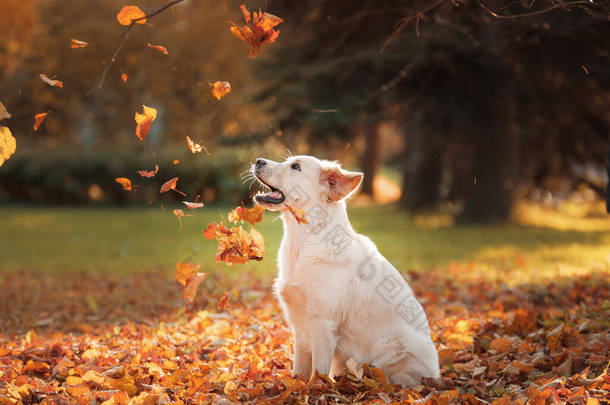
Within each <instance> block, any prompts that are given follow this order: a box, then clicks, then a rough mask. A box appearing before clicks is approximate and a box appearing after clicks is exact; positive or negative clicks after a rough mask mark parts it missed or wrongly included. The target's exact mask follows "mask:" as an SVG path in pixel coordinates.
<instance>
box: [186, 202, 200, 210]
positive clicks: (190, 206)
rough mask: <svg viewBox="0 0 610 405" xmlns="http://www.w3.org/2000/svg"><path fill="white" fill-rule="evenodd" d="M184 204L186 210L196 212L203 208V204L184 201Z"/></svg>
mask: <svg viewBox="0 0 610 405" xmlns="http://www.w3.org/2000/svg"><path fill="white" fill-rule="evenodd" d="M182 203H183V204H184V205H186V208H188V209H189V210H194V209H195V208H203V203H202V202H201V203H198V202H188V201H182Z"/></svg>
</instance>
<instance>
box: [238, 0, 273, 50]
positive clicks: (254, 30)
mask: <svg viewBox="0 0 610 405" xmlns="http://www.w3.org/2000/svg"><path fill="white" fill-rule="evenodd" d="M241 11H242V13H243V15H244V20H245V21H246V25H244V26H242V27H239V26H238V25H237V24H235V23H231V32H232V33H233V34H234V35H235V36H236V37H238V38H239V39H241V40H242V41H245V42H246V43H247V44H248V45H250V57H251V58H255V57H256V56H257V55H258V53H259V52H260V50H261V48H262V47H263V45H266V44H271V43H273V42H275V40H276V39H277V37H278V36H279V35H280V31H279V30H277V31H276V30H275V29H274V27H276V26H277V25H279V24H280V23H282V22H283V21H284V20H283V19H282V18H280V17H277V16H275V15H273V14H269V13H263V12H262V11H261V10H259V11H258V12H256V11H254V12H252V16H250V12H249V11H248V9H247V8H246V5H245V4H242V5H241Z"/></svg>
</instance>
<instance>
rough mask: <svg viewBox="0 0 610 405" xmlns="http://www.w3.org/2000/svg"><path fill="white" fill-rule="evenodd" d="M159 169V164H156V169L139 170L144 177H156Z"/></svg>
mask: <svg viewBox="0 0 610 405" xmlns="http://www.w3.org/2000/svg"><path fill="white" fill-rule="evenodd" d="M158 171H159V165H155V170H138V174H139V175H140V176H142V177H148V178H150V177H155V175H156V174H157V172H158Z"/></svg>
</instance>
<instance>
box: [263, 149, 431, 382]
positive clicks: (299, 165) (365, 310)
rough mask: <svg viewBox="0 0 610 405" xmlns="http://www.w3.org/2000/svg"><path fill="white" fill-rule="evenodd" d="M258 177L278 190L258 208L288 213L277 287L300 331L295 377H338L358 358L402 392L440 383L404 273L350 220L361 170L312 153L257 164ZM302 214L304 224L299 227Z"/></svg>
mask: <svg viewBox="0 0 610 405" xmlns="http://www.w3.org/2000/svg"><path fill="white" fill-rule="evenodd" d="M252 171H253V173H254V175H255V176H256V178H257V179H258V180H259V181H260V182H261V183H263V184H264V185H265V186H267V187H268V188H270V189H271V191H270V192H268V193H264V194H257V195H256V196H255V197H254V199H255V201H256V202H257V203H258V204H260V205H262V206H263V207H265V208H267V209H269V210H273V211H281V212H282V220H283V222H284V238H283V239H282V243H281V246H280V251H279V258H278V262H279V276H278V278H277V280H276V283H275V288H276V293H277V295H278V297H279V300H280V303H281V305H282V308H283V310H284V315H285V317H286V320H287V322H288V323H289V325H290V327H291V328H292V332H293V334H294V363H293V371H294V373H295V374H300V375H303V376H305V377H306V378H309V377H310V376H311V374H312V371H313V370H317V371H318V372H319V373H321V374H328V375H331V376H336V375H340V374H343V373H344V372H345V362H346V361H347V360H348V359H350V358H353V359H354V360H355V361H356V362H358V363H359V364H360V363H369V364H371V365H373V366H375V367H379V368H381V369H382V370H383V371H384V372H385V374H386V376H387V377H388V379H389V380H390V382H392V383H395V384H401V385H403V386H407V385H414V384H417V383H419V382H420V380H421V378H422V377H434V378H438V377H439V365H438V355H437V352H436V348H435V347H434V343H433V342H432V339H431V338H430V331H429V327H428V320H427V319H426V314H425V313H424V310H423V308H422V307H421V305H420V304H419V302H418V301H417V300H416V299H415V297H414V295H413V291H412V290H411V288H410V287H409V285H408V284H407V283H406V282H405V280H404V279H403V278H402V277H401V275H400V273H399V272H398V271H397V270H396V269H395V268H394V267H393V266H392V265H391V264H390V263H389V262H388V261H387V260H386V259H385V258H384V257H383V256H381V254H380V253H379V252H378V250H377V247H376V246H375V245H374V244H373V242H371V240H369V239H368V238H367V237H365V236H363V235H359V234H358V233H356V232H355V231H354V230H353V229H352V226H351V225H350V222H349V220H348V218H347V210H346V207H345V201H344V200H345V198H346V197H348V196H349V195H350V194H351V193H353V192H354V190H355V189H356V188H357V187H358V186H359V185H360V182H361V181H362V176H363V175H362V173H354V172H349V171H346V170H344V169H342V168H341V167H340V165H339V164H337V163H334V162H328V161H320V160H318V159H316V158H314V157H311V156H293V157H291V158H289V159H288V160H286V161H285V162H282V163H280V162H274V161H272V160H266V159H257V161H256V164H255V165H254V166H253V167H252ZM290 208H292V209H293V210H291V209H290ZM294 208H296V209H297V210H294ZM299 210H304V212H305V219H306V220H307V223H302V222H301V221H297V218H298V214H295V212H296V213H298V212H299Z"/></svg>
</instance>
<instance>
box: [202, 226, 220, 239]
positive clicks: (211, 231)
mask: <svg viewBox="0 0 610 405" xmlns="http://www.w3.org/2000/svg"><path fill="white" fill-rule="evenodd" d="M216 228H217V226H216V224H215V223H214V222H210V223H209V224H208V227H207V229H206V230H205V231H203V236H204V238H206V239H214V238H215V237H216Z"/></svg>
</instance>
